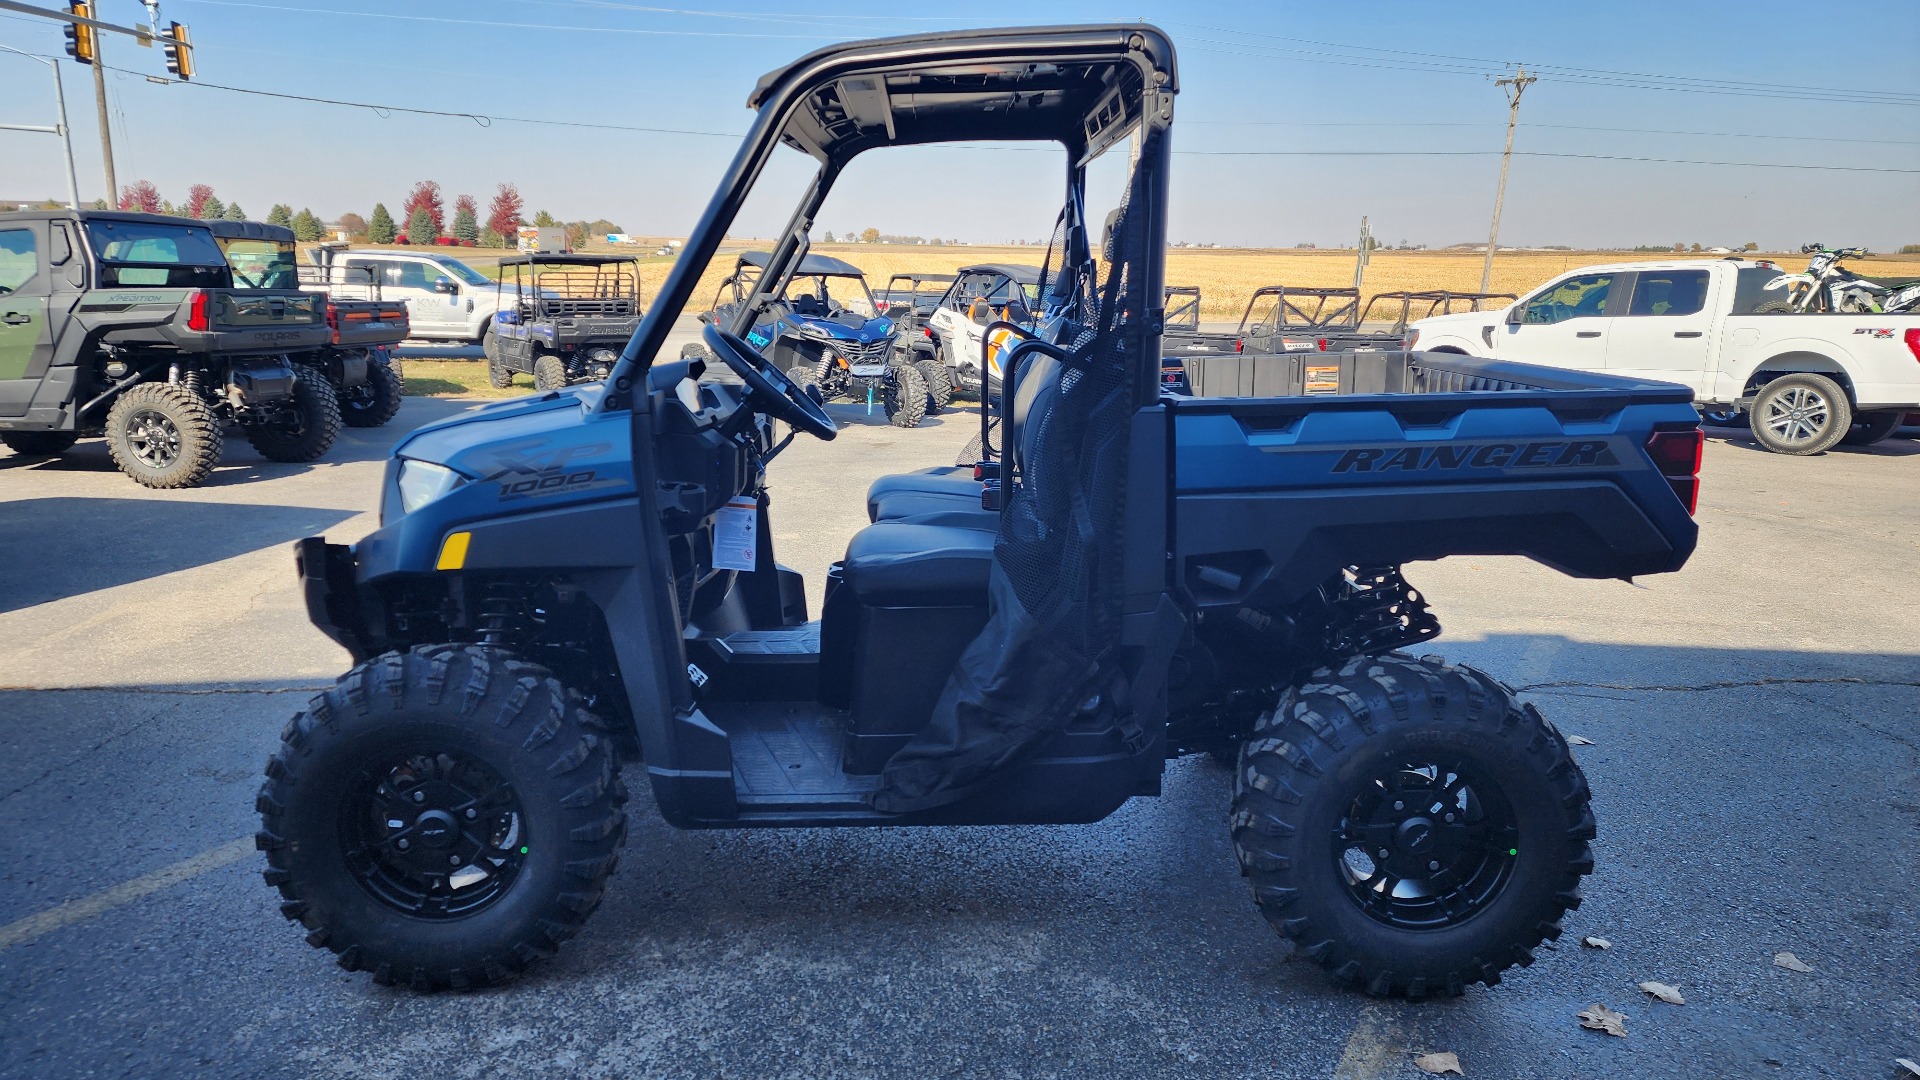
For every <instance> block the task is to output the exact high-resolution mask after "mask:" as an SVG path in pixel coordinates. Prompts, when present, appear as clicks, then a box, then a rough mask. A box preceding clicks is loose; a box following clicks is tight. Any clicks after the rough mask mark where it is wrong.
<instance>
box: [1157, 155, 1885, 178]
mask: <svg viewBox="0 0 1920 1080" xmlns="http://www.w3.org/2000/svg"><path fill="white" fill-rule="evenodd" d="M1173 152H1174V153H1176V154H1191V155H1198V156H1201V157H1498V156H1499V155H1500V153H1501V152H1500V151H1498V150H1175V151H1173ZM1513 156H1514V157H1538V158H1578V159H1581V160H1586V161H1642V162H1658V163H1661V164H1666V165H1724V166H1728V167H1733V168H1743V169H1811V170H1815V171H1818V172H1865V173H1912V174H1920V169H1891V168H1882V167H1879V166H1873V165H1803V164H1799V163H1796V162H1784V161H1704V160H1700V159H1697V158H1669V157H1639V156H1634V155H1628V154H1562V153H1551V152H1548V151H1545V150H1515V151H1514V152H1513Z"/></svg>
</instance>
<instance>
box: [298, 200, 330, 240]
mask: <svg viewBox="0 0 1920 1080" xmlns="http://www.w3.org/2000/svg"><path fill="white" fill-rule="evenodd" d="M326 235H327V226H326V223H325V222H323V221H321V220H320V219H319V218H318V217H315V216H314V213H313V211H311V210H309V209H307V208H306V207H304V206H303V207H301V208H300V212H299V213H297V214H295V215H293V238H294V239H295V240H306V241H313V240H319V239H323V238H324V237H325V236H326Z"/></svg>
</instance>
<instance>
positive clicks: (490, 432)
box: [393, 383, 624, 477]
mask: <svg viewBox="0 0 1920 1080" xmlns="http://www.w3.org/2000/svg"><path fill="white" fill-rule="evenodd" d="M604 390H605V384H603V383H582V384H580V385H578V386H570V387H568V388H567V389H565V390H554V391H549V392H548V393H545V394H534V395H530V396H528V397H520V398H512V399H509V400H507V401H499V402H494V403H493V404H490V405H483V406H481V407H480V408H477V409H470V410H468V411H466V412H463V413H460V414H459V415H457V416H450V417H448V418H447V419H445V420H441V421H439V422H437V423H432V424H428V425H427V426H425V427H422V428H418V429H416V430H415V431H414V432H413V433H412V434H410V435H408V436H407V437H406V438H404V439H402V440H401V441H400V442H399V444H398V445H396V446H395V447H394V448H393V456H394V457H405V458H413V459H415V460H417V461H430V462H433V463H434V464H436V465H445V466H447V467H449V468H452V469H455V470H457V471H459V472H462V473H465V474H467V475H468V476H470V477H482V476H486V475H487V474H489V473H491V472H493V471H495V469H494V463H493V460H492V459H493V458H495V457H497V456H498V451H500V449H501V448H502V447H503V446H504V447H520V448H524V447H527V446H532V445H539V444H544V443H545V442H546V441H548V439H549V438H550V437H552V436H553V435H555V434H556V433H558V432H561V431H564V430H566V429H570V428H578V427H579V426H580V425H581V424H582V423H583V422H584V419H585V417H586V416H588V415H590V414H591V413H592V410H593V406H594V404H595V403H596V402H598V401H599V400H600V394H601V393H602V392H603V391H604ZM623 430H624V428H623ZM483 459H484V460H483Z"/></svg>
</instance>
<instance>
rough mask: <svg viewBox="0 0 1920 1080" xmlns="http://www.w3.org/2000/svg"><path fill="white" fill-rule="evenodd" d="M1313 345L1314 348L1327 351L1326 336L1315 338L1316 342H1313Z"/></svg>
mask: <svg viewBox="0 0 1920 1080" xmlns="http://www.w3.org/2000/svg"><path fill="white" fill-rule="evenodd" d="M1313 347H1314V348H1316V349H1319V350H1320V351H1321V352H1326V351H1327V339H1326V338H1315V339H1314V342H1313Z"/></svg>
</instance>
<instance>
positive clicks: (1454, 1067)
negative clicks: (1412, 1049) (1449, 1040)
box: [1413, 1051, 1467, 1076]
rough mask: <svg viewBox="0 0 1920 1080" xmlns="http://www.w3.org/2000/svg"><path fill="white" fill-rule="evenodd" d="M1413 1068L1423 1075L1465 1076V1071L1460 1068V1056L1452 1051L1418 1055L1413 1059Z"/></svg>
mask: <svg viewBox="0 0 1920 1080" xmlns="http://www.w3.org/2000/svg"><path fill="white" fill-rule="evenodd" d="M1413 1067H1414V1068H1416V1069H1419V1070H1420V1071H1421V1072H1423V1073H1431V1074H1433V1075H1434V1076H1445V1075H1446V1074H1447V1073H1452V1074H1453V1075H1455V1076H1465V1075H1467V1071H1466V1070H1465V1069H1462V1068H1461V1067H1460V1056H1459V1055H1458V1054H1455V1053H1453V1052H1452V1051H1447V1052H1444V1053H1439V1054H1418V1055H1416V1056H1415V1057H1414V1059H1413Z"/></svg>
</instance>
